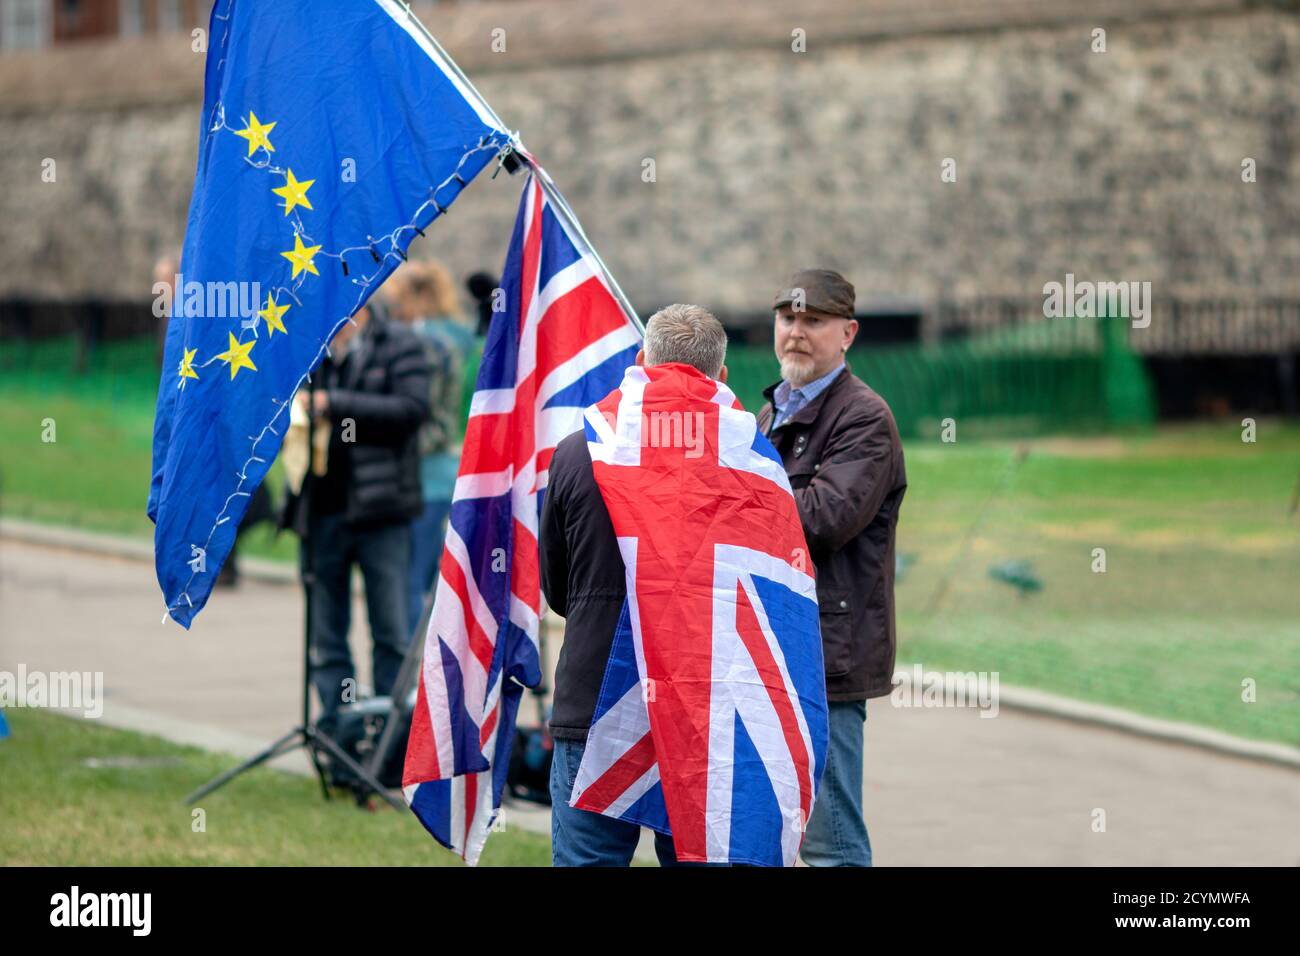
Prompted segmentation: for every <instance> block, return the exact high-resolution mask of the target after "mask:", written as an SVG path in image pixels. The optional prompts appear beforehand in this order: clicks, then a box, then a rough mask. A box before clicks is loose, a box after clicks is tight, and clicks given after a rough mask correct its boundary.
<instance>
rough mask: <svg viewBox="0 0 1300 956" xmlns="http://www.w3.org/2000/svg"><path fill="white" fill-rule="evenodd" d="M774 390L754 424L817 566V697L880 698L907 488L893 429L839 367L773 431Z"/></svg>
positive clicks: (885, 684) (889, 658)
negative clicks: (783, 480) (781, 468)
mask: <svg viewBox="0 0 1300 956" xmlns="http://www.w3.org/2000/svg"><path fill="white" fill-rule="evenodd" d="M777 384H779V383H777ZM775 391H776V385H772V386H770V387H769V388H768V389H767V390H766V391H764V393H763V394H764V395H765V396H766V397H767V400H768V404H766V405H765V406H763V409H762V410H761V411H760V412H759V413H758V425H759V428H760V429H762V430H763V432H764V434H767V435H768V437H769V438H770V439H771V440H772V444H774V445H775V446H776V449H777V451H778V452H780V454H781V460H782V461H783V462H784V463H785V470H786V474H788V475H789V476H790V486H791V487H792V488H793V489H794V497H795V501H796V503H797V504H798V506H799V517H800V518H801V519H802V521H803V530H804V535H805V537H806V538H807V539H808V548H809V550H810V551H811V557H812V560H813V564H814V566H815V567H816V569H817V600H818V603H819V604H820V606H821V625H822V650H823V653H824V657H825V662H826V696H827V698H828V699H830V700H832V701H848V700H866V699H867V698H869V697H883V696H884V695H886V694H888V693H889V692H890V690H892V688H893V684H892V681H893V674H894V650H895V635H894V529H895V528H896V527H897V525H898V511H899V506H900V505H901V504H902V502H903V493H904V492H905V491H906V490H907V473H906V472H905V470H904V468H903V446H902V443H901V442H900V441H899V438H898V426H897V425H895V424H894V415H893V413H892V412H891V411H890V410H889V406H888V405H887V404H885V400H884V399H883V398H881V397H880V396H879V395H877V394H876V393H875V392H874V391H872V390H871V389H870V388H869V387H868V386H867V384H866V383H865V382H863V381H862V380H861V379H859V378H858V377H857V376H855V375H854V374H853V373H852V372H850V371H849V370H848V369H847V368H845V370H844V371H843V372H841V373H840V375H839V376H838V377H837V378H836V379H835V380H834V381H833V382H831V384H830V385H829V386H828V387H827V388H826V390H825V391H824V392H822V393H821V394H820V395H818V396H817V397H816V398H815V399H813V400H812V401H811V402H809V403H808V405H806V406H805V407H803V408H801V409H799V411H798V412H797V413H795V415H794V416H793V417H792V418H791V419H790V420H789V421H788V422H786V423H785V424H783V425H782V426H781V427H780V428H778V429H776V430H775V431H772V430H771V423H772V415H773V409H772V398H773V394H774V393H775Z"/></svg>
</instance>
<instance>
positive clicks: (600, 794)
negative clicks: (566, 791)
mask: <svg viewBox="0 0 1300 956" xmlns="http://www.w3.org/2000/svg"><path fill="white" fill-rule="evenodd" d="M654 762H655V745H654V740H653V739H652V738H651V736H650V735H649V734H646V735H645V736H644V737H642V738H641V739H640V740H638V741H637V742H636V743H635V744H633V745H632V746H631V747H630V748H628V751H627V753H625V754H623V756H621V757H619V758H618V759H617V760H616V761H614V765H613V766H612V767H610V768H609V769H608V770H606V771H605V772H604V773H603V774H601V775H600V778H599V779H597V780H596V781H595V783H593V784H592V785H591V786H590V787H588V788H587V789H586V790H584V791H582V798H581V799H580V800H579V801H578V803H577V806H578V808H579V809H581V810H593V811H595V812H596V813H604V812H605V811H606V810H607V809H608V808H609V805H610V804H611V803H613V802H614V801H615V800H617V799H618V798H619V797H621V796H622V795H623V793H624V792H625V791H626V790H627V788H628V787H630V786H632V784H634V783H636V782H637V781H638V780H640V779H641V778H642V777H643V776H645V773H646V771H647V770H649V769H650V768H651V767H652V766H654Z"/></svg>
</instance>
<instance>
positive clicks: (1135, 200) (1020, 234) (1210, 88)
mask: <svg viewBox="0 0 1300 956" xmlns="http://www.w3.org/2000/svg"><path fill="white" fill-rule="evenodd" d="M548 7H550V8H552V9H558V8H563V13H564V16H563V17H562V18H561V20H562V24H563V25H565V28H566V29H568V31H569V32H568V33H567V34H565V33H564V32H563V31H562V30H560V28H557V27H554V25H552V26H545V25H544V23H545V21H544V19H543V18H542V17H541V14H540V13H539V11H541V12H543V13H544V12H545V10H546V9H547V8H548ZM742 7H743V9H744V10H745V11H747V12H745V13H744V14H743V15H742V14H741V13H739V12H736V11H739V10H740V9H741V8H742ZM873 8H876V12H877V13H878V14H879V16H876V17H871V16H868V15H867V14H869V13H870V12H871V10H872V9H873ZM584 9H588V13H589V17H588V20H589V25H588V26H587V27H586V28H585V29H586V32H585V33H584V32H583V30H584V27H583V25H582V23H583V21H582V20H581V18H580V16H579V14H581V13H582V12H583V10H584ZM602 9H605V10H607V11H611V12H610V16H609V18H608V19H601V18H600V17H597V16H596V14H597V13H599V12H600V10H602ZM642 9H644V8H643V7H641V6H640V5H623V6H619V7H617V8H615V7H613V6H611V5H609V4H599V3H589V4H585V5H584V4H582V3H578V2H576V0H575V2H574V3H570V4H565V3H560V2H556V3H554V4H545V3H522V2H521V3H515V4H495V5H494V4H474V5H467V6H466V7H464V8H459V9H457V10H455V11H453V12H452V13H450V14H442V13H438V12H434V13H431V14H430V15H428V16H427V17H426V18H425V21H426V23H428V24H429V26H430V28H431V29H432V30H433V32H434V33H435V34H438V35H440V36H442V37H444V39H447V38H450V39H451V40H454V42H448V46H449V48H450V50H451V52H452V53H453V55H455V56H456V57H457V59H458V61H460V62H461V63H462V65H463V66H464V67H465V69H466V70H467V72H469V73H470V74H471V76H472V78H473V79H474V80H475V82H476V84H477V85H478V87H479V89H480V90H481V91H482V92H483V94H484V96H485V97H486V98H487V99H488V101H489V102H490V103H491V104H492V105H493V106H494V107H495V109H496V110H497V112H498V113H499V114H500V115H501V116H502V118H503V119H504V120H505V122H506V123H508V124H509V125H510V126H511V127H512V128H517V129H519V130H520V131H521V134H522V137H523V140H524V142H525V144H526V145H527V146H528V148H529V149H530V150H531V151H532V152H533V153H534V154H535V155H536V156H538V157H539V159H540V160H541V161H542V163H543V164H544V165H545V166H546V167H547V169H548V170H549V171H550V172H551V174H552V175H553V177H554V178H555V179H556V181H557V183H558V185H559V186H560V188H561V190H562V191H563V192H564V193H565V195H566V196H567V197H568V199H569V201H570V203H571V204H572V205H573V207H574V209H575V210H576V212H577V213H578V215H579V217H580V218H581V219H582V221H583V223H584V225H585V227H586V229H587V232H588V233H589V235H590V237H591V239H592V241H593V243H594V244H595V246H596V247H597V248H598V249H599V250H600V251H601V252H602V254H603V255H604V257H605V258H606V260H607V262H608V264H609V265H610V267H611V269H612V270H613V272H614V274H615V275H616V276H617V278H618V279H619V281H620V282H621V283H622V285H623V287H624V288H625V290H626V291H627V292H628V294H629V295H630V297H631V298H632V300H633V301H634V302H635V303H636V305H637V306H638V308H639V309H641V310H643V311H648V310H651V309H653V308H654V307H657V306H658V305H661V304H664V303H666V302H672V301H678V300H684V301H698V302H701V303H703V304H706V305H709V306H711V307H714V308H715V309H717V310H718V311H719V312H720V313H722V314H724V315H727V316H730V317H733V318H737V319H740V318H745V317H751V316H755V315H759V314H761V313H762V312H763V311H764V309H765V308H766V307H767V305H768V304H769V302H770V297H771V294H772V292H773V290H774V289H775V288H776V286H777V285H778V284H779V283H780V281H781V279H782V277H783V276H784V274H786V273H787V272H789V271H790V270H792V269H793V268H794V267H797V266H801V265H805V264H812V263H818V264H828V265H831V266H834V267H837V268H840V269H841V270H843V271H844V272H845V273H846V274H847V275H849V276H850V277H851V278H852V279H853V280H854V281H855V282H856V284H857V286H858V289H859V303H860V305H864V306H869V305H870V304H871V303H873V302H875V303H880V302H887V301H891V302H896V301H899V300H902V301H905V302H913V303H916V304H918V305H919V306H921V307H922V308H928V307H929V305H930V304H932V303H934V302H935V301H937V300H939V299H945V300H957V301H961V300H965V299H971V298H976V297H980V296H995V295H996V296H1008V297H1032V296H1034V295H1035V294H1037V291H1038V290H1040V289H1041V288H1042V285H1043V283H1045V282H1047V281H1051V280H1058V281H1059V280H1062V279H1063V278H1064V276H1065V273H1067V272H1072V273H1074V274H1075V275H1076V276H1077V277H1079V278H1094V279H1108V280H1121V279H1127V280H1141V281H1150V282H1151V283H1152V285H1153V291H1154V294H1155V295H1156V297H1161V296H1172V295H1200V294H1207V295H1214V296H1223V297H1226V298H1236V299H1249V298H1253V297H1258V296H1268V297H1273V298H1288V297H1300V280H1298V279H1297V277H1298V276H1300V231H1298V230H1297V223H1300V188H1297V187H1300V152H1298V146H1300V144H1298V143H1297V136H1300V117H1298V115H1297V111H1298V110H1300V82H1298V81H1300V70H1298V66H1300V18H1298V17H1297V16H1296V15H1295V10H1294V5H1293V4H1290V3H1275V4H1252V3H1247V2H1209V0H1203V2H1193V3H1178V4H1173V3H1140V2H1139V3H1124V4H1119V3H1110V4H1105V3H1102V4H1087V3H1074V4H1059V3H1046V2H1042V3H1027V2H1021V3H1003V4H998V3H992V4H983V5H975V4H970V3H953V4H950V5H938V4H919V5H912V6H909V5H905V4H899V3H865V4H844V3H838V4H837V3H828V2H822V3H819V4H814V5H812V6H811V7H810V6H808V5H792V4H776V3H760V2H753V3H749V4H745V5H741V6H739V7H738V6H736V5H734V4H733V5H730V6H728V5H727V4H723V5H721V6H720V7H715V6H713V5H711V6H710V8H709V10H706V11H703V12H701V11H694V12H691V11H692V7H691V5H681V4H679V5H677V7H674V8H672V10H669V14H670V13H672V12H673V10H676V11H677V12H678V13H679V14H680V15H678V16H670V15H669V14H666V13H665V11H664V10H663V9H660V8H658V7H656V12H654V13H653V14H652V13H645V14H639V13H636V12H635V11H637V10H642ZM728 10H731V11H732V12H733V20H732V21H731V24H730V27H728V24H727V22H726V21H725V19H720V17H722V16H723V15H725V14H726V13H727V12H728ZM907 10H911V11H912V12H911V13H907V12H906V11H907ZM575 11H576V12H575ZM613 11H616V12H617V14H618V16H617V17H615V16H614V12H613ZM629 11H631V12H629ZM989 11H992V13H990V12H989ZM1174 11H1178V12H1176V13H1175V12H1174ZM638 16H644V17H645V18H646V20H645V24H646V29H645V30H644V31H640V32H639V31H638V30H637V24H638V20H637V19H636V18H637V17H638ZM439 17H447V18H450V19H447V20H446V22H444V23H442V24H441V25H440V23H439ZM512 17H513V18H515V19H514V20H512V19H511V18H512ZM620 17H621V19H619V18H620ZM691 17H695V18H696V21H697V22H696V23H695V25H696V28H697V29H696V30H695V31H694V32H693V33H692V32H691V30H690V28H691V25H692V20H691ZM891 17H892V18H893V19H891ZM908 17H910V18H911V19H910V20H909V19H908ZM980 17H982V18H983V19H982V20H981V19H979V18H980ZM700 18H705V19H703V20H701V19H700ZM963 18H965V19H963ZM494 22H500V23H506V24H508V26H507V52H506V53H505V54H499V55H495V56H494V55H493V54H491V53H490V51H489V50H488V44H489V43H490V36H489V34H490V28H491V24H492V23H494ZM610 22H613V23H617V24H622V32H618V33H611V32H609V31H610V30H611V27H610V26H609V23H610ZM516 24H517V25H516ZM801 25H802V27H801V28H803V29H806V30H807V52H806V53H794V52H792V51H791V49H790V31H791V30H792V29H794V28H795V27H800V26H801ZM1096 26H1101V27H1104V28H1105V29H1106V31H1107V36H1106V46H1107V51H1106V52H1105V53H1094V52H1092V51H1091V48H1090V47H1091V44H1092V35H1091V31H1092V29H1093V28H1094V27H1096ZM442 27H445V28H446V29H445V31H444V30H443V29H442ZM652 27H653V29H651V28H652ZM602 29H603V30H605V31H606V32H605V33H601V32H600V31H601V30H602ZM530 30H531V32H530ZM548 31H549V32H548ZM656 31H658V32H657V33H656ZM709 31H712V32H709ZM692 38H694V39H692ZM177 42H179V41H177ZM548 43H549V44H551V46H550V47H548V46H547V44H548ZM566 43H567V45H565V44H566ZM539 48H540V49H541V51H542V53H539V52H538V50H539ZM69 49H71V48H69ZM147 50H148V48H147V47H146V46H145V45H143V43H141V42H137V43H134V44H131V43H118V44H113V45H112V49H105V50H100V49H91V48H89V47H88V48H86V49H85V50H83V51H81V52H79V53H78V52H77V51H73V53H68V52H67V51H66V50H65V51H63V52H60V53H57V54H46V55H44V57H31V58H29V59H26V60H24V59H22V58H19V57H9V58H4V59H3V60H0V183H3V184H4V188H3V190H0V249H3V250H4V252H3V260H2V261H0V299H4V298H14V297H53V298H72V299H84V298H94V297H101V298H108V299H140V300H143V299H145V298H147V297H148V288H149V281H150V280H149V271H150V264H151V261H152V257H153V256H154V255H155V253H156V252H157V251H158V250H159V249H160V248H162V247H164V246H165V245H167V244H172V243H177V242H179V240H180V232H181V229H182V227H183V224H184V220H185V213H186V209H187V205H188V198H189V197H188V194H189V190H190V185H191V181H192V177H193V169H194V156H195V144H196V141H197V125H198V116H197V112H198V111H197V103H198V96H199V88H198V84H199V82H201V57H198V56H196V55H194V54H191V53H189V51H188V50H185V49H176V48H175V47H174V46H173V48H170V49H168V50H167V51H166V52H165V53H155V54H153V55H148V54H147ZM512 50H513V51H514V52H512ZM542 54H546V55H542ZM113 57H117V58H118V61H119V63H120V64H125V63H138V64H139V69H133V70H130V71H129V72H123V71H122V70H113V69H112V68H111V66H110V65H106V64H110V63H111V62H112V58H113ZM60 58H63V59H62V60H60ZM78 58H79V59H80V61H81V64H82V65H83V66H84V68H83V66H79V63H78ZM96 71H99V72H98V73H97V72H96ZM119 75H120V77H121V80H120V85H121V88H120V89H118V90H117V92H114V91H113V89H112V87H113V84H115V83H118V82H119V81H118V80H117V79H115V78H116V77H118V76H119ZM46 157H50V158H54V159H55V160H56V161H57V163H58V166H57V172H58V180H57V182H56V183H54V184H46V183H42V182H41V179H40V169H41V167H40V164H41V161H42V159H43V158H46ZM945 158H952V159H954V160H955V162H956V172H957V181H956V182H955V183H945V182H943V181H941V177H940V171H941V163H942V162H943V161H944V159H945ZM1245 158H1251V159H1253V160H1254V161H1255V164H1256V168H1257V180H1258V181H1257V182H1255V183H1243V182H1242V177H1241V163H1242V160H1243V159H1245ZM646 159H653V160H654V163H655V174H656V181H655V182H653V183H647V182H644V181H643V170H644V168H645V166H644V161H645V160H646ZM519 186H520V182H519V180H518V178H517V177H515V178H511V177H507V176H505V175H501V176H499V177H498V178H497V179H496V180H490V179H489V178H488V176H487V175H486V174H485V175H484V176H482V177H480V179H479V180H478V181H477V182H475V183H474V184H473V185H472V186H471V188H470V189H469V190H468V191H467V192H466V194H465V195H464V196H463V197H462V198H461V199H460V200H459V202H458V203H457V205H456V206H455V207H453V209H452V211H451V213H450V214H449V216H448V217H447V218H446V219H445V220H443V221H441V222H439V223H438V224H436V226H435V228H434V229H433V230H432V231H431V232H430V234H429V237H428V239H426V240H420V241H419V242H418V243H417V245H416V247H415V248H416V250H417V253H418V254H431V255H437V256H439V257H441V258H444V259H445V260H447V261H448V262H449V263H450V264H451V265H452V266H453V268H454V269H455V270H456V271H457V272H458V273H461V274H463V273H466V272H469V271H472V270H475V269H480V268H488V269H490V270H495V269H498V268H499V267H500V263H501V260H502V258H503V256H504V253H505V245H506V242H507V240H508V236H509V231H510V226H511V224H512V222H513V217H514V212H515V204H516V202H517V198H518V190H519Z"/></svg>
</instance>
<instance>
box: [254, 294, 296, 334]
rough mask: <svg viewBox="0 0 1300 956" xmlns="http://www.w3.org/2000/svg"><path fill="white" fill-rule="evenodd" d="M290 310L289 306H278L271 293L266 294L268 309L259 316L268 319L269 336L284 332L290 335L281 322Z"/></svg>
mask: <svg viewBox="0 0 1300 956" xmlns="http://www.w3.org/2000/svg"><path fill="white" fill-rule="evenodd" d="M289 308H290V307H289V306H288V305H276V304H275V296H273V295H272V294H271V293H269V292H268V293H267V294H266V308H265V309H263V310H262V311H261V312H259V313H257V314H258V315H260V316H261V317H262V318H264V319H266V328H267V330H268V334H269V335H272V336H273V335H275V333H276V332H283V333H284V334H285V335H288V334H289V331H288V329H286V328H285V327H284V322H282V321H281V319H282V318H283V317H284V314H285V313H286V312H288V311H289Z"/></svg>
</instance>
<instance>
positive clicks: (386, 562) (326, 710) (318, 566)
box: [300, 513, 411, 733]
mask: <svg viewBox="0 0 1300 956" xmlns="http://www.w3.org/2000/svg"><path fill="white" fill-rule="evenodd" d="M410 534H411V531H410V528H409V526H408V525H405V524H401V523H398V524H388V525H381V526H379V527H376V528H367V529H364V530H357V529H355V528H353V527H352V526H351V525H350V524H348V522H347V521H346V520H345V519H344V517H343V514H342V513H338V514H327V515H313V516H312V517H311V528H310V533H309V534H308V537H307V540H306V542H304V545H305V547H310V548H311V549H312V550H311V556H312V570H313V572H314V574H315V577H316V582H315V584H314V586H313V587H312V588H311V598H310V600H311V634H310V641H311V665H312V675H311V679H312V684H314V685H315V687H316V693H317V695H318V696H319V697H320V702H321V716H320V721H319V723H320V725H321V729H322V730H324V731H325V732H326V733H332V732H333V729H334V724H335V719H336V716H337V713H338V709H339V705H340V704H341V703H342V702H343V682H344V681H345V680H347V679H349V678H352V679H355V671H354V669H353V666H352V651H351V649H350V648H349V647H348V629H349V628H350V627H351V625H352V565H353V564H359V565H360V566H361V577H362V579H363V580H364V581H365V585H366V615H367V617H368V618H369V620H370V636H371V639H372V640H373V642H374V645H373V650H372V657H371V664H372V668H371V674H372V676H373V678H374V683H375V694H376V695H377V696H381V695H384V694H387V693H388V692H389V691H391V690H392V688H393V682H394V681H396V680H397V672H398V671H399V670H401V667H402V658H403V656H404V655H405V654H406V648H407V645H408V644H409V643H410V640H411V630H410V627H409V626H408V625H407V623H406V579H407V562H408V561H409V559H410V547H411V545H410V541H409V538H410ZM305 558H306V553H305V550H300V560H302V561H303V570H306V564H305ZM354 699H355V698H354Z"/></svg>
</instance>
